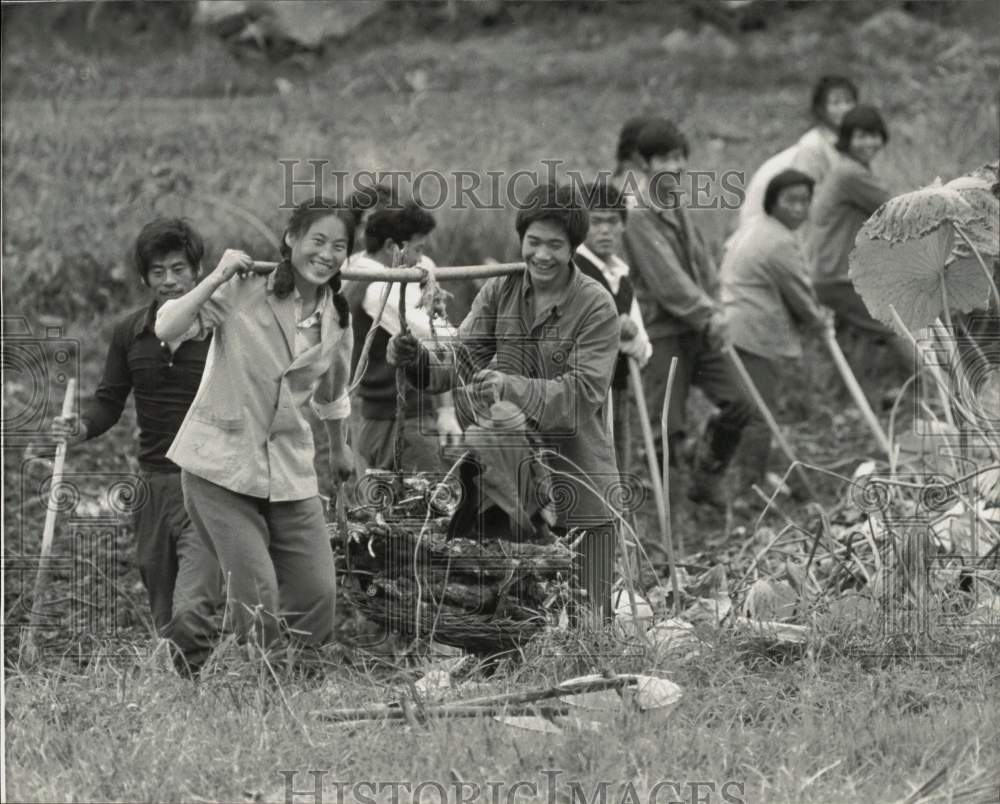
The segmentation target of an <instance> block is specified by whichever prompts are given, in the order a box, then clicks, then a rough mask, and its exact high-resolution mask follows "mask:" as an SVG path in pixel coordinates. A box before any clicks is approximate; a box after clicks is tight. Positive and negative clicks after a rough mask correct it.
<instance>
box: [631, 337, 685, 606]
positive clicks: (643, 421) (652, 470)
mask: <svg viewBox="0 0 1000 804" xmlns="http://www.w3.org/2000/svg"><path fill="white" fill-rule="evenodd" d="M673 366H674V363H671V369H673ZM628 380H629V387H630V388H631V391H632V396H633V397H635V404H636V406H637V407H638V408H639V425H640V427H641V428H642V438H643V441H644V442H645V445H646V464H647V465H648V467H649V477H650V480H651V481H652V482H651V485H652V486H653V501H654V502H655V503H656V516H657V518H658V519H659V523H660V538H661V539H662V540H663V549H664V550H665V551H666V553H667V560H668V561H669V562H670V577H671V581H672V582H673V585H674V614H675V615H679V614H680V590H679V587H680V584H679V583H678V580H677V566H676V564H677V562H676V560H675V556H674V546H673V544H672V543H671V541H670V521H669V520H668V519H667V511H668V509H667V504H666V502H665V501H664V499H663V497H664V492H665V490H664V488H663V485H662V483H661V477H660V469H659V467H658V466H657V465H656V443H655V442H654V441H653V428H652V427H651V426H650V424H649V409H648V408H647V407H646V397H645V396H644V394H643V391H642V376H641V375H640V374H639V364H638V363H636V362H635V359H634V358H631V357H630V358H628ZM668 383H669V380H668Z"/></svg>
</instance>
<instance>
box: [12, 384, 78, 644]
mask: <svg viewBox="0 0 1000 804" xmlns="http://www.w3.org/2000/svg"><path fill="white" fill-rule="evenodd" d="M75 397H76V379H72V378H71V379H70V381H69V382H68V383H66V395H65V396H64V397H63V403H62V416H63V418H66V417H68V416H70V415H71V414H72V413H73V401H74V399H75ZM65 464H66V442H65V441H60V442H59V444H58V445H57V446H56V458H55V461H54V463H53V465H52V482H51V484H50V485H49V500H48V505H47V506H46V507H45V526H44V527H43V529H42V550H41V555H40V557H39V562H38V573H37V574H36V575H35V591H34V593H33V594H32V596H31V617H30V618H29V620H28V628H27V630H26V632H25V639H24V640H23V641H22V647H21V655H22V656H23V657H24V658H25V659H28V660H29V661H30V660H32V659H34V654H35V631H36V629H37V628H38V626H39V625H40V623H41V621H42V597H43V595H44V594H45V590H46V588H47V587H48V585H49V576H50V575H51V572H50V568H49V554H50V553H51V552H52V541H53V539H54V537H55V533H56V516H57V515H58V512H59V493H60V492H59V486H60V485H61V484H62V475H63V467H64V466H65Z"/></svg>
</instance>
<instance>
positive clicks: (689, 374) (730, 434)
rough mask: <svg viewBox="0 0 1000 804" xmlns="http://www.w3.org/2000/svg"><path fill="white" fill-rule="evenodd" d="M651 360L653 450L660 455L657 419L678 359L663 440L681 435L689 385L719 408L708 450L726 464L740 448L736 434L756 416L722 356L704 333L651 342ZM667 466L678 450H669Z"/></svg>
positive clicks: (648, 375) (648, 383) (648, 402)
mask: <svg viewBox="0 0 1000 804" xmlns="http://www.w3.org/2000/svg"><path fill="white" fill-rule="evenodd" d="M652 343H653V357H652V359H650V361H649V363H648V364H647V366H646V370H645V374H644V377H643V383H644V385H645V393H646V407H647V408H648V409H649V418H650V424H651V425H652V428H653V434H654V439H655V440H656V443H657V450H658V451H659V452H660V453H661V454H662V449H663V447H662V443H661V435H660V417H661V415H662V409H663V398H664V396H665V395H666V391H667V375H668V373H669V371H670V360H671V358H673V357H676V358H677V370H676V373H675V374H674V387H673V393H672V394H671V396H670V402H669V407H668V425H667V426H668V430H669V432H668V433H667V437H668V438H669V439H670V441H671V443H674V442H675V441H677V442H679V441H680V439H681V438H682V437H683V435H684V431H685V408H686V405H687V398H688V393H690V390H691V386H692V385H694V386H697V387H698V388H700V389H701V390H702V391H703V392H704V393H705V396H707V397H708V398H709V399H710V400H711V401H712V402H713V403H714V404H715V405H716V406H717V407H718V408H719V413H718V414H717V415H716V416H715V417H714V418H713V419H712V421H711V422H710V424H709V433H708V434H707V435H708V439H709V446H710V448H711V452H712V455H713V457H714V458H715V459H716V460H717V461H719V462H721V463H723V464H725V463H728V462H729V460H730V459H731V458H732V456H733V453H734V452H735V451H736V448H737V446H739V439H740V433H741V432H742V430H743V428H744V427H746V425H747V424H749V423H750V421H751V420H753V419H754V418H756V417H757V416H758V414H757V411H756V410H755V409H754V405H753V402H752V401H751V400H750V398H749V397H748V395H747V393H746V391H745V390H744V388H743V384H742V383H741V382H740V378H739V376H738V375H737V374H736V372H735V370H734V369H733V367H732V366H731V365H730V363H729V360H728V359H727V358H726V356H725V355H724V354H723V353H722V352H721V351H720V350H718V349H713V348H711V347H710V346H709V345H708V340H707V338H706V337H705V335H704V334H703V333H699V332H690V331H689V332H681V333H678V334H675V335H664V336H661V337H657V338H652ZM670 452H671V461H674V460H676V458H675V455H676V450H675V449H671V451H670Z"/></svg>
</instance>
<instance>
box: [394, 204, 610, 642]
mask: <svg viewBox="0 0 1000 804" xmlns="http://www.w3.org/2000/svg"><path fill="white" fill-rule="evenodd" d="M587 228H588V216H587V211H586V210H585V209H583V208H582V207H581V206H580V205H579V203H578V201H577V200H576V199H575V198H574V195H573V193H572V191H571V190H570V189H569V188H567V187H563V188H560V189H558V190H556V188H554V187H552V186H551V185H543V186H541V187H538V188H536V189H535V190H534V191H533V192H532V193H531V194H530V196H529V197H528V199H527V200H526V203H525V205H524V206H523V207H522V208H521V209H520V210H519V211H518V215H517V221H516V229H517V233H518V236H519V237H520V239H521V253H522V256H523V257H524V259H525V263H526V269H525V270H524V271H523V272H521V273H519V274H514V275H509V276H504V277H497V278H494V279H491V280H490V281H488V282H487V283H486V284H485V285H484V286H483V288H482V289H481V290H480V291H479V294H478V295H477V296H476V299H475V301H474V302H473V305H472V309H471V311H470V312H469V314H468V316H467V317H466V318H465V320H464V321H463V322H462V324H461V326H460V327H459V330H458V336H457V339H456V341H455V342H454V343H453V344H452V345H451V348H448V349H443V350H439V349H438V348H437V347H436V346H435V345H434V344H432V343H421V342H420V341H418V339H417V338H416V337H414V336H413V335H412V334H409V335H402V334H400V335H396V336H394V337H393V338H392V339H391V340H390V341H389V345H388V349H387V357H388V360H389V363H390V364H394V365H401V366H405V367H406V369H407V376H408V377H409V379H410V380H411V381H412V382H413V383H414V385H416V386H417V387H418V388H429V389H433V390H439V389H440V390H444V389H447V388H452V389H455V397H456V399H455V401H456V407H458V408H459V409H460V410H465V409H468V410H471V411H472V415H474V416H475V418H476V421H477V423H479V424H480V425H481V426H482V427H484V428H488V427H490V422H489V421H488V420H489V419H490V414H491V412H494V411H497V410H499V409H500V408H506V409H507V410H516V411H517V412H518V416H510V423H511V424H512V427H511V428H509V429H508V430H507V431H506V432H500V433H497V438H496V439H494V443H495V444H496V446H497V450H496V453H495V454H494V455H490V454H488V453H485V454H484V456H483V457H484V460H485V461H486V462H489V464H490V465H489V467H488V468H487V471H486V472H485V473H484V475H483V482H484V489H485V491H486V493H487V494H490V493H491V488H492V486H491V484H494V483H496V484H499V483H502V482H503V481H504V480H505V477H504V475H507V477H506V482H507V483H508V484H509V482H510V479H511V477H510V476H511V475H518V478H517V479H518V480H520V479H521V478H520V477H519V475H520V474H522V473H523V471H524V468H525V465H524V463H521V464H514V465H512V463H511V461H509V460H508V461H507V462H506V463H505V462H504V456H503V453H507V455H508V457H509V453H510V452H511V451H512V450H513V449H514V448H515V447H516V446H517V441H516V436H517V432H516V429H519V430H520V431H521V433H522V435H521V441H522V442H523V440H524V436H527V437H528V439H529V441H530V442H531V443H532V444H533V445H534V446H535V448H536V449H537V450H538V451H540V452H541V454H542V455H543V456H544V458H545V460H546V461H547V464H548V467H549V469H550V472H551V487H550V490H551V491H553V492H555V491H556V489H558V493H552V494H551V495H550V496H551V498H552V499H553V500H554V502H555V505H554V511H552V513H554V518H553V520H554V521H553V524H554V527H555V528H556V529H560V530H569V529H571V528H573V527H579V528H582V529H583V531H584V538H583V541H582V543H581V544H580V546H579V550H580V552H581V554H582V559H581V561H580V564H579V566H578V570H577V577H578V581H579V584H580V586H582V588H583V589H585V590H586V592H587V595H588V599H589V607H588V608H589V614H590V616H589V617H587V618H585V619H587V620H589V621H590V622H592V623H601V622H604V621H606V620H608V619H609V618H610V617H611V614H612V609H611V585H612V581H613V577H614V553H615V547H616V541H615V523H616V522H617V521H618V520H617V517H618V516H619V515H620V512H617V511H613V510H610V508H609V506H608V504H607V502H606V500H607V499H608V497H609V494H610V492H611V491H613V489H614V488H615V486H616V485H617V484H618V483H619V477H618V472H617V471H616V466H615V458H614V449H613V446H612V444H611V439H610V438H609V437H608V433H607V430H606V429H605V427H604V421H603V419H604V405H605V400H606V397H607V392H608V388H609V387H610V385H611V378H612V374H613V373H614V367H615V363H616V361H617V358H618V342H619V334H618V332H619V323H618V314H617V312H616V310H615V306H614V303H613V302H612V300H611V297H610V295H609V294H608V293H607V291H606V290H605V289H604V288H602V287H601V286H600V285H599V284H598V283H597V282H596V281H594V280H592V279H590V278H589V277H586V276H584V275H583V274H582V272H581V271H580V270H579V269H577V268H576V267H575V266H574V264H573V261H572V255H573V252H574V251H575V250H576V249H577V247H578V246H579V245H580V244H581V243H582V242H583V240H584V238H585V237H586V234H587ZM498 402H499V403H501V405H500V406H498V405H497V404H496V403H498ZM515 420H516V421H515ZM471 429H472V428H471V427H470V428H468V429H467V435H468V433H469V430H471ZM505 438H507V439H508V440H506V441H505V440H504V439H505ZM504 469H507V470H508V471H507V472H504ZM519 486H520V483H519ZM535 491H536V494H537V487H536V489H535ZM547 502H548V501H543V500H539V499H537V498H530V499H527V500H525V499H523V497H522V498H521V499H520V500H519V501H518V507H517V511H514V512H511V511H508V514H513V515H521V514H522V512H528V513H531V512H534V511H537V510H538V509H542V511H541V512H540V515H542V516H545V513H544V511H545V509H546V505H545V503H547Z"/></svg>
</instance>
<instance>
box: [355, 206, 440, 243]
mask: <svg viewBox="0 0 1000 804" xmlns="http://www.w3.org/2000/svg"><path fill="white" fill-rule="evenodd" d="M436 225H437V222H436V221H435V220H434V216H433V215H431V213H429V212H428V211H427V210H426V209H424V208H423V207H421V206H420V205H419V204H417V203H416V202H414V201H407V202H406V203H405V204H403V205H402V206H401V207H399V208H398V209H377V210H376V211H375V212H373V213H372V216H371V217H370V218H369V219H368V223H366V224H365V251H367V252H368V253H369V254H374V253H375V252H376V251H378V250H379V249H380V248H382V246H384V245H385V242H386V241H387V240H392V241H393V242H394V243H396V244H397V245H399V246H402V245H403V243H405V242H406V241H407V240H412V239H413V238H414V237H416V236H417V235H428V234H430V233H431V232H433V231H434V227H435V226H436Z"/></svg>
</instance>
